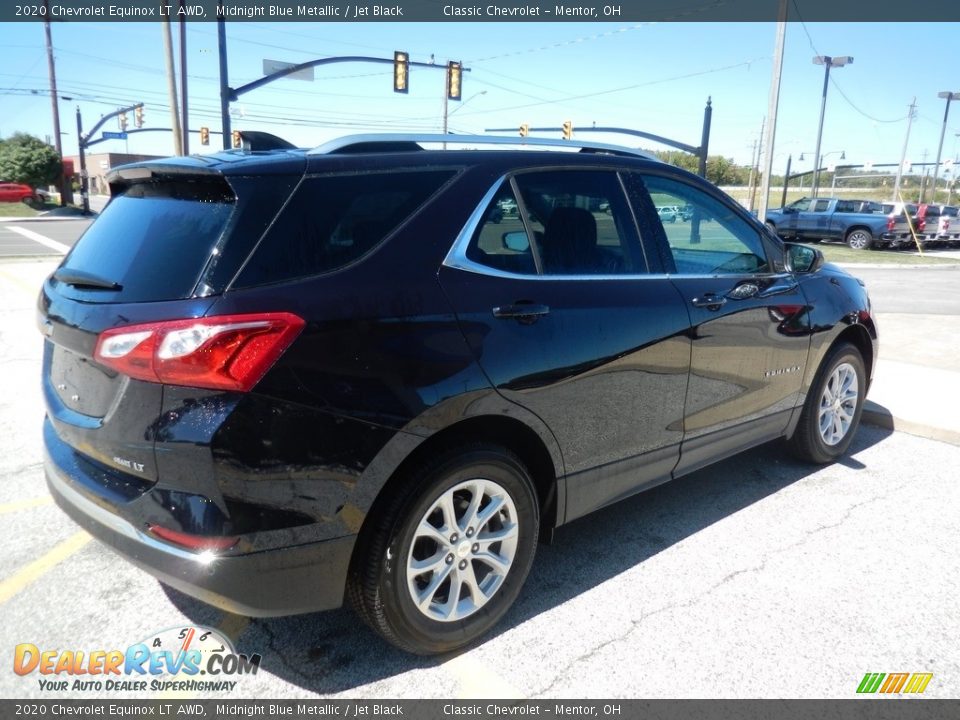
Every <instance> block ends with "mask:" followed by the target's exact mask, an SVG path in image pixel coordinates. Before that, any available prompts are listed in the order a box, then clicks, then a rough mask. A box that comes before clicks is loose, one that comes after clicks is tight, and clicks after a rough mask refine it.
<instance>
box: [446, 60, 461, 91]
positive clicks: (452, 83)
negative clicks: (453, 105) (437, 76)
mask: <svg viewBox="0 0 960 720" xmlns="http://www.w3.org/2000/svg"><path fill="white" fill-rule="evenodd" d="M462 80H463V66H462V65H461V64H460V63H458V62H457V61H456V60H451V61H450V62H448V63H447V99H448V100H459V99H460V98H461V97H462V95H463V93H462V86H463V83H462Z"/></svg>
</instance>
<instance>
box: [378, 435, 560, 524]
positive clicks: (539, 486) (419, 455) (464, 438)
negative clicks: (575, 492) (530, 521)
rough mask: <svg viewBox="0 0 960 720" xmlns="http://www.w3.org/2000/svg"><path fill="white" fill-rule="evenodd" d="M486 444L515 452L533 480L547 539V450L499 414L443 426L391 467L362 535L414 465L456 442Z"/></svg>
mask: <svg viewBox="0 0 960 720" xmlns="http://www.w3.org/2000/svg"><path fill="white" fill-rule="evenodd" d="M477 443H490V444H493V445H500V446H501V447H504V448H506V449H507V450H510V452H512V453H513V454H514V455H516V456H517V457H518V458H520V460H521V461H522V462H523V464H524V465H525V466H526V468H527V470H528V471H529V472H530V477H531V479H532V480H533V483H534V486H535V488H536V491H537V500H538V501H539V503H540V534H541V540H542V541H544V542H547V541H549V539H550V535H551V533H552V532H553V529H554V528H555V527H556V526H557V525H558V524H559V522H558V518H557V469H556V467H554V463H553V459H552V458H551V457H550V452H549V451H548V450H547V447H546V446H545V445H544V443H543V441H542V440H541V439H540V437H539V436H538V435H537V434H536V433H535V432H534V431H533V430H531V429H530V428H529V427H527V426H526V425H524V424H523V423H522V422H520V421H519V420H515V419H513V418H509V417H503V416H481V417H473V418H467V419H466V420H461V421H460V422H458V423H456V424H454V425H451V426H450V427H447V428H444V429H443V430H440V431H439V432H437V433H435V434H433V435H431V436H430V437H429V438H427V439H426V440H424V441H423V442H422V443H420V444H419V445H418V446H417V447H416V448H415V449H414V450H413V452H411V453H410V455H408V456H407V457H406V458H405V459H404V460H403V462H401V463H400V465H399V466H398V467H397V469H396V470H394V472H393V474H392V475H391V476H390V479H389V480H387V482H386V484H385V485H384V486H383V488H381V490H380V492H379V493H378V494H377V498H376V500H374V502H373V505H372V506H371V508H370V511H369V512H368V513H367V515H366V518H365V519H364V522H363V525H362V526H361V528H360V535H361V536H362V535H363V534H364V532H365V531H366V529H367V526H368V525H369V524H370V523H375V522H377V516H379V515H380V507H381V505H382V503H383V502H384V501H385V500H386V499H387V498H389V497H390V495H391V494H392V492H393V489H394V487H395V486H396V485H397V484H398V483H401V482H403V478H404V477H405V476H406V475H407V474H408V473H409V472H411V471H412V470H413V469H414V468H416V467H417V466H418V465H421V464H423V463H425V462H426V461H427V460H429V459H430V458H431V457H435V456H436V455H438V454H440V453H442V452H445V451H447V450H450V449H451V448H455V447H457V446H460V445H475V444H477Z"/></svg>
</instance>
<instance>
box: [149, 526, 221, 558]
mask: <svg viewBox="0 0 960 720" xmlns="http://www.w3.org/2000/svg"><path fill="white" fill-rule="evenodd" d="M150 532H151V533H153V534H154V535H156V536H157V537H158V538H160V539H161V540H166V541H167V542H170V543H173V544H174V545H179V546H180V547H184V548H187V549H188V550H195V551H197V552H202V551H204V550H208V551H209V550H229V549H230V548H232V547H233V546H234V545H236V544H237V543H238V542H239V541H240V537H239V536H236V535H219V536H215V537H211V536H206V535H192V534H190V533H185V532H179V531H177V530H170V529H169V528H165V527H161V526H160V525H150Z"/></svg>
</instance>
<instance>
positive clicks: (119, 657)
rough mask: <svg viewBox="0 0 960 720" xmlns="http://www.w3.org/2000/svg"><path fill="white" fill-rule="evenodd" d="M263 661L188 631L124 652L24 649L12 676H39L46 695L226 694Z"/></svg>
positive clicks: (17, 653)
mask: <svg viewBox="0 0 960 720" xmlns="http://www.w3.org/2000/svg"><path fill="white" fill-rule="evenodd" d="M259 667H260V655H259V654H256V653H254V654H253V655H249V656H248V655H242V654H240V653H237V652H236V651H235V650H234V648H233V645H232V644H231V642H230V640H228V639H227V638H226V637H224V636H223V635H222V634H221V633H219V632H217V631H216V630H212V629H210V628H205V627H197V626H189V627H179V628H169V629H167V630H162V631H161V632H158V633H156V634H154V635H151V636H150V637H148V638H146V639H144V640H142V641H141V642H137V643H134V644H132V645H129V646H128V647H127V648H126V649H125V650H119V649H117V650H90V651H85V650H44V649H41V648H39V647H37V646H36V645H34V644H33V643H20V644H19V645H17V646H16V648H15V649H14V653H13V671H14V672H15V673H16V674H17V675H21V676H24V677H34V676H36V679H37V683H38V684H39V687H40V689H41V690H44V691H54V692H56V691H61V692H75V691H97V692H143V691H147V690H150V691H208V692H209V691H212V692H217V691H223V692H229V691H232V690H234V688H235V687H236V685H237V682H238V681H237V680H235V679H232V678H236V677H239V676H241V675H256V674H257V670H258V669H259Z"/></svg>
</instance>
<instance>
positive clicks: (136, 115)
mask: <svg viewBox="0 0 960 720" xmlns="http://www.w3.org/2000/svg"><path fill="white" fill-rule="evenodd" d="M133 124H134V125H136V126H137V127H138V128H140V127H143V105H137V106H136V107H135V108H134V109H133Z"/></svg>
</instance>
